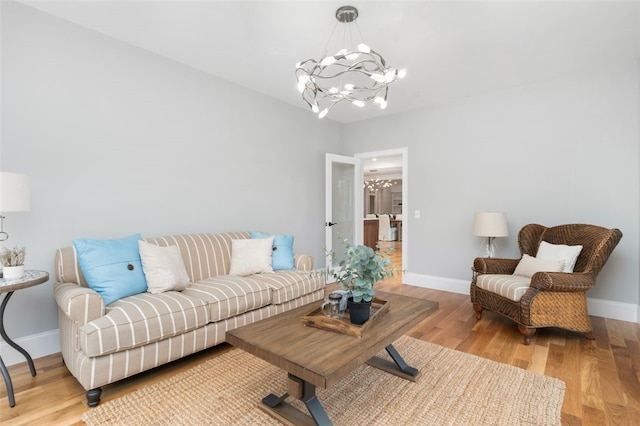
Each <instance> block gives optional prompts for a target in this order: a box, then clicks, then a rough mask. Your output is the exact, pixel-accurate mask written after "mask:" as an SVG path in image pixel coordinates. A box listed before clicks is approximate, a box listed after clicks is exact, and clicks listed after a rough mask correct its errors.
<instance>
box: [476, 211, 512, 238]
mask: <svg viewBox="0 0 640 426" xmlns="http://www.w3.org/2000/svg"><path fill="white" fill-rule="evenodd" d="M473 234H474V235H476V236H478V237H508V236H509V229H508V227H507V214H506V213H505V212H476V214H475V216H474V221H473Z"/></svg>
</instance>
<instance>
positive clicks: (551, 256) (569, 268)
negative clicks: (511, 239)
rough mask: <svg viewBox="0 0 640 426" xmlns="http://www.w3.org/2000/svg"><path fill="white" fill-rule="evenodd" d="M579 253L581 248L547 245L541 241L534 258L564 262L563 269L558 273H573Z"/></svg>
mask: <svg viewBox="0 0 640 426" xmlns="http://www.w3.org/2000/svg"><path fill="white" fill-rule="evenodd" d="M581 251H582V246H568V245H565V244H549V243H548V242H546V241H541V242H540V247H539V248H538V254H536V258H537V259H543V260H564V268H563V269H562V270H561V271H558V272H573V268H574V267H575V266H576V260H578V256H579V255H580V252H581ZM552 272H553V271H552Z"/></svg>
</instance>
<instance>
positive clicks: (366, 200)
mask: <svg viewBox="0 0 640 426" xmlns="http://www.w3.org/2000/svg"><path fill="white" fill-rule="evenodd" d="M354 157H356V158H359V159H360V160H361V161H362V181H363V183H364V185H363V190H362V194H363V196H362V198H361V200H362V202H361V203H358V205H356V209H357V211H358V217H360V218H362V219H361V220H362V222H363V223H364V224H365V225H366V221H367V219H368V220H375V219H374V218H377V216H379V215H380V214H390V215H391V218H392V219H393V222H394V225H395V227H396V239H395V240H394V241H392V242H385V246H389V245H390V246H394V247H398V248H399V249H400V250H402V256H401V259H402V265H401V267H400V269H401V270H403V271H407V270H408V269H409V265H408V247H409V244H408V242H409V232H408V231H409V225H410V224H409V223H408V222H409V221H408V218H409V208H408V207H409V196H408V195H409V194H408V190H407V188H408V183H409V182H408V149H407V148H397V149H389V150H384V151H372V152H363V153H358V154H356V155H355V156H354ZM363 232H365V231H363ZM361 235H363V234H361Z"/></svg>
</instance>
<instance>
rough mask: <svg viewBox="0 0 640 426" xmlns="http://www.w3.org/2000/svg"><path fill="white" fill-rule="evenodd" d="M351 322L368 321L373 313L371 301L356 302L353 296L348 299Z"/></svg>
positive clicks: (357, 323)
mask: <svg viewBox="0 0 640 426" xmlns="http://www.w3.org/2000/svg"><path fill="white" fill-rule="evenodd" d="M347 305H348V306H349V317H350V318H351V324H356V325H361V324H364V323H365V322H367V320H368V319H369V315H370V314H371V302H357V303H356V302H354V301H353V298H351V297H350V298H349V300H347Z"/></svg>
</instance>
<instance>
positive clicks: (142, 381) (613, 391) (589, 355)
mask: <svg viewBox="0 0 640 426" xmlns="http://www.w3.org/2000/svg"><path fill="white" fill-rule="evenodd" d="M392 244H393V243H392ZM396 245H398V246H399V243H396ZM392 257H393V258H394V262H400V259H401V251H400V249H397V250H396V251H395V252H393V254H392ZM332 288H333V287H332V286H329V287H328V290H331V289H332ZM376 288H377V289H379V290H384V291H388V292H393V293H398V294H404V295H408V296H413V297H418V298H423V299H429V300H434V301H437V302H438V303H439V304H440V309H439V310H438V312H436V313H435V314H433V315H431V316H430V317H429V318H427V319H426V320H425V321H423V322H422V323H420V325H418V326H417V327H416V328H414V329H413V330H412V331H411V332H410V333H408V334H409V335H410V336H412V337H415V338H418V339H423V340H426V341H429V342H433V343H437V344H440V345H442V346H446V347H448V348H452V349H456V350H459V351H462V352H466V353H470V354H474V355H478V356H481V357H484V358H488V359H492V360H495V361H498V362H503V363H506V364H511V365H514V366H517V367H520V368H524V369H527V370H531V371H535V372H538V373H541V374H546V375H548V376H552V377H557V378H559V379H561V380H563V381H564V382H565V383H566V385H567V389H566V393H565V399H564V404H563V407H562V424H563V425H585V426H586V425H639V424H640V326H639V325H638V324H636V323H631V322H624V321H616V320H610V319H605V318H599V317H592V318H591V320H592V322H593V325H594V329H595V330H594V334H595V336H596V339H595V340H586V339H584V338H583V337H581V336H579V335H577V334H574V333H570V332H565V331H563V330H559V329H542V330H539V331H538V332H537V333H536V334H535V335H534V336H533V338H532V339H531V345H530V346H524V345H522V344H521V343H520V342H521V336H520V333H519V332H518V329H517V327H516V325H515V324H514V323H513V322H511V321H509V320H507V319H505V318H502V317H501V316H499V315H497V314H494V313H492V312H485V313H484V314H483V318H482V320H481V321H479V322H476V320H475V316H474V312H473V309H472V308H471V304H470V303H469V296H465V295H461V294H455V293H448V292H444V291H437V290H429V289H424V288H419V287H413V286H408V285H403V284H401V277H399V276H397V277H394V278H391V279H389V280H386V281H384V282H381V283H379V285H378V286H377V287H376ZM229 349H230V347H229V346H228V345H226V344H225V345H219V346H217V347H215V348H211V349H209V350H206V351H202V352H200V353H198V354H194V355H192V356H190V357H187V358H186V359H182V360H179V361H176V362H173V363H171V364H169V365H166V366H163V367H159V368H156V369H154V370H152V371H148V372H146V373H143V374H139V375H137V376H135V377H132V378H130V379H126V380H122V381H120V382H118V383H116V384H113V385H110V386H106V387H105V388H104V391H103V394H102V402H106V401H108V400H110V399H113V398H117V397H119V396H122V395H124V394H126V393H129V392H133V391H135V390H137V389H140V388H142V387H144V386H147V385H148V384H150V383H153V382H156V381H159V380H163V379H165V378H168V377H170V376H172V375H174V374H176V373H178V372H180V371H184V370H186V369H188V368H190V367H192V366H194V365H197V364H199V363H201V362H203V361H204V360H206V359H208V358H211V357H215V356H217V355H219V354H220V353H222V352H223V351H227V350H229ZM35 364H36V369H37V371H38V375H37V376H36V377H31V375H30V374H29V369H28V367H27V365H26V363H24V364H18V365H14V366H11V367H10V368H9V371H10V372H11V377H12V379H13V384H14V388H15V391H16V406H15V407H14V408H9V405H8V402H7V395H6V390H5V388H4V386H3V384H0V424H2V425H3V426H9V425H34V424H37V425H48V424H51V425H72V424H82V422H81V420H80V417H81V415H82V413H83V412H85V411H87V410H89V408H88V407H87V406H86V400H85V393H84V389H83V388H82V387H81V386H80V385H79V384H78V383H77V381H76V380H75V379H74V378H73V377H72V376H70V375H69V373H68V371H67V369H66V368H65V366H64V364H63V362H62V357H61V355H60V354H54V355H49V356H46V357H43V358H40V359H36V360H35Z"/></svg>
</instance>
